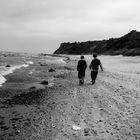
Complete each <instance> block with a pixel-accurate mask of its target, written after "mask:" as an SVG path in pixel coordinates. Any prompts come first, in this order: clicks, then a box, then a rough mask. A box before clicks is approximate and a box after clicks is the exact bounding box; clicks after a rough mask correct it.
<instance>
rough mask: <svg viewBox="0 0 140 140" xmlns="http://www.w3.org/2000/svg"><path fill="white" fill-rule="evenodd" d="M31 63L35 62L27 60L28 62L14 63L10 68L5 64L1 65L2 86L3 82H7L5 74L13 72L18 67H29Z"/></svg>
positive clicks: (0, 82) (0, 83) (0, 81)
mask: <svg viewBox="0 0 140 140" xmlns="http://www.w3.org/2000/svg"><path fill="white" fill-rule="evenodd" d="M29 64H33V62H32V61H28V62H26V64H22V65H14V66H11V67H9V68H6V67H5V66H0V87H1V86H2V84H4V83H5V82H6V78H5V77H4V76H6V75H8V74H10V73H13V72H14V71H15V70H16V69H20V68H22V67H28V66H29Z"/></svg>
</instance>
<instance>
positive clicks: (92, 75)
mask: <svg viewBox="0 0 140 140" xmlns="http://www.w3.org/2000/svg"><path fill="white" fill-rule="evenodd" d="M97 74H98V71H91V81H92V84H94V83H95V80H96V78H97Z"/></svg>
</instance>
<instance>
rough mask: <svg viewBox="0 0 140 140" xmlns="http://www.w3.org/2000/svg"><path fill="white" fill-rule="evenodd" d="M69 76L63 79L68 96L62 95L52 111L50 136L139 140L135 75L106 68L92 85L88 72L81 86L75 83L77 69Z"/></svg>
mask: <svg viewBox="0 0 140 140" xmlns="http://www.w3.org/2000/svg"><path fill="white" fill-rule="evenodd" d="M69 77H70V78H69V81H65V82H64V81H63V82H64V83H65V86H64V89H65V91H66V92H65V93H66V94H67V97H66V96H64V95H63V97H62V98H63V100H59V102H58V103H57V104H56V107H55V109H54V111H53V113H52V125H55V126H54V128H55V129H54V130H56V131H55V133H54V135H53V136H52V139H54V140H136V139H138V140H140V88H139V80H138V79H137V78H136V77H135V76H129V75H125V74H122V73H112V72H110V71H108V70H105V71H104V72H103V73H99V76H98V79H97V83H96V84H95V85H91V84H90V77H89V71H88V72H87V76H86V79H85V85H84V86H78V84H77V83H78V81H77V80H76V77H77V76H76V72H73V73H71V75H70V76H69ZM66 83H67V84H68V85H67V86H66ZM56 128H57V129H56ZM52 134H53V133H52Z"/></svg>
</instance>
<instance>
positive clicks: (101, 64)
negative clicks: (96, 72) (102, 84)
mask: <svg viewBox="0 0 140 140" xmlns="http://www.w3.org/2000/svg"><path fill="white" fill-rule="evenodd" d="M100 68H101V71H103V66H102V63H101V62H100Z"/></svg>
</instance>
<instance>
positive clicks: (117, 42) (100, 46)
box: [54, 30, 140, 56]
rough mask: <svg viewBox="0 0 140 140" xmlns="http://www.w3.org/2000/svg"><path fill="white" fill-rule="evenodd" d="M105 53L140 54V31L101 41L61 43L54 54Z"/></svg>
mask: <svg viewBox="0 0 140 140" xmlns="http://www.w3.org/2000/svg"><path fill="white" fill-rule="evenodd" d="M92 53H98V54H107V55H120V54H122V55H126V56H137V55H140V32H137V31H135V30H133V31H131V32H130V33H128V34H126V35H124V36H122V37H120V38H110V39H109V40H101V41H86V42H73V43H70V42H67V43H65V42H64V43H61V45H60V47H59V48H58V49H57V50H56V51H55V52H54V54H92Z"/></svg>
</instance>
